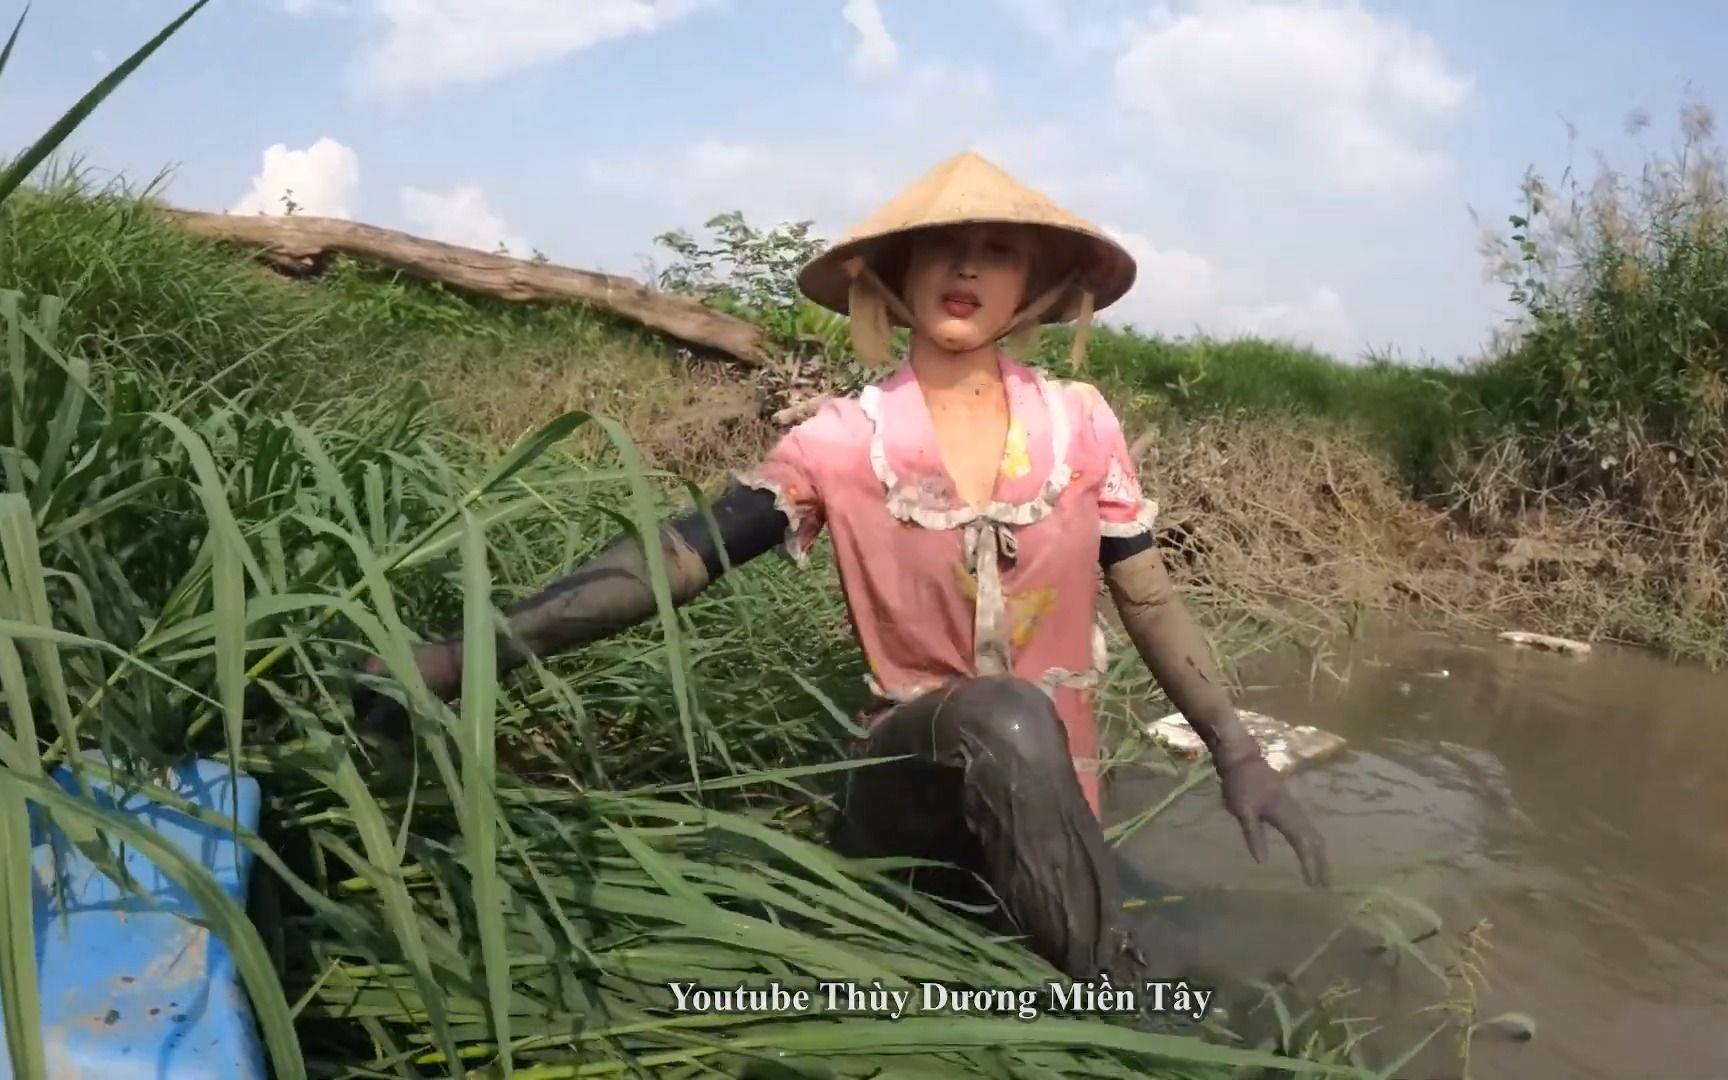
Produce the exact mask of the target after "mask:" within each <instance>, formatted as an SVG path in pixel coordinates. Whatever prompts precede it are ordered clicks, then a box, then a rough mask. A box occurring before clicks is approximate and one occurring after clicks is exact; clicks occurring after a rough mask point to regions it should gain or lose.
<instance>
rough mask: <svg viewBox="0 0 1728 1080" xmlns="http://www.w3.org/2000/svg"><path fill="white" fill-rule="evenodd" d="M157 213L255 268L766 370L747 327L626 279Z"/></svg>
mask: <svg viewBox="0 0 1728 1080" xmlns="http://www.w3.org/2000/svg"><path fill="white" fill-rule="evenodd" d="M162 211H163V213H165V214H166V215H168V216H169V217H170V218H172V219H173V220H175V221H176V222H178V223H179V224H180V225H182V226H184V227H185V228H186V229H188V230H190V231H191V232H193V233H194V234H196V235H198V236H203V237H207V238H209V239H212V240H220V241H226V242H229V243H236V244H243V245H246V246H248V247H251V248H253V249H254V251H255V254H256V256H257V258H258V259H259V260H261V261H263V262H266V263H268V264H269V265H270V266H272V267H274V268H275V269H276V270H278V271H281V272H282V273H285V274H291V275H294V276H306V275H310V274H317V273H319V272H321V271H322V270H323V268H324V265H325V263H326V262H327V261H328V260H329V258H330V256H332V255H347V256H350V257H352V258H355V259H359V260H361V261H363V262H368V263H377V264H380V265H383V266H388V267H391V268H393V269H397V270H401V271H404V272H405V273H409V274H413V275H414V276H416V277H420V278H426V279H430V280H434V281H441V282H443V283H445V284H446V285H450V286H453V287H455V288H458V289H464V290H467V291H469V292H474V293H480V294H482V295H485V296H491V297H496V298H497V299H500V300H514V301H540V302H548V301H552V302H556V301H567V302H568V301H574V302H577V303H582V304H590V305H592V306H594V307H597V308H601V309H603V310H605V311H607V312H610V313H612V314H614V315H618V316H620V317H622V318H625V319H629V320H631V321H632V322H636V323H638V324H640V325H642V326H644V327H646V328H648V329H650V330H654V331H657V332H659V333H662V334H665V335H667V336H668V337H671V338H674V339H676V340H678V341H682V342H684V343H686V344H689V345H694V346H698V347H701V348H705V349H713V350H715V351H718V352H721V353H724V354H725V355H727V356H729V357H731V358H732V359H734V360H736V361H738V362H739V363H741V364H744V365H746V366H749V367H759V366H761V365H762V364H764V363H766V362H767V360H768V349H767V345H766V343H765V342H764V340H763V335H762V331H761V330H760V329H758V328H757V327H756V326H754V325H753V324H751V323H748V322H746V321H744V320H743V319H740V318H737V317H736V316H732V315H728V314H726V313H725V312H721V311H716V310H714V309H713V308H711V307H708V306H707V305H705V304H703V303H701V302H700V301H697V300H694V299H691V298H690V297H686V296H678V295H676V294H673V293H665V292H660V291H659V290H657V289H652V288H650V287H648V286H647V285H644V284H643V283H641V282H639V281H635V280H633V279H631V278H626V277H617V276H614V275H612V274H600V273H595V272H594V271H591V270H577V269H574V268H572V267H568V266H558V265H555V264H552V263H535V262H529V261H527V260H525V259H515V258H511V257H510V256H508V255H492V254H487V253H485V252H481V251H475V250H473V249H471V248H464V247H457V246H455V245H454V244H444V243H440V242H438V241H436V240H427V239H424V238H422V237H418V236H410V235H408V234H407V233H402V232H397V231H395V230H393V229H383V228H379V227H377V226H375V225H363V224H361V223H359V222H357V221H346V220H343V219H340V218H320V217H303V216H300V215H297V214H295V215H283V216H265V215H262V214H209V213H203V212H200V211H196V210H180V209H176V208H173V207H163V208H162Z"/></svg>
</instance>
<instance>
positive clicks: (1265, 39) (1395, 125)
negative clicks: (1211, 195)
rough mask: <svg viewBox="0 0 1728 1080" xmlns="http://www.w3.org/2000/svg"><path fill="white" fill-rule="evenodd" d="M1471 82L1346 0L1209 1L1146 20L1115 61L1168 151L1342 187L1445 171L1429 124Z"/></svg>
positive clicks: (1414, 38) (1423, 43)
mask: <svg viewBox="0 0 1728 1080" xmlns="http://www.w3.org/2000/svg"><path fill="white" fill-rule="evenodd" d="M1470 90H1471V83H1470V80H1468V79H1467V78H1465V77H1463V76H1462V75H1460V74H1458V73H1457V72H1455V71H1453V70H1452V68H1451V67H1450V66H1449V65H1448V64H1447V62H1446V60H1445V58H1444V57H1443V56H1442V55H1441V54H1440V51H1439V48H1438V47H1437V46H1436V45H1435V43H1434V42H1433V41H1432V40H1431V39H1430V38H1428V37H1427V36H1425V35H1423V34H1420V33H1417V32H1416V31H1414V30H1412V29H1411V28H1409V27H1408V26H1406V25H1404V24H1403V23H1400V22H1397V21H1395V20H1392V19H1388V18H1384V17H1381V16H1377V15H1375V14H1373V13H1371V12H1368V11H1366V10H1364V9H1362V8H1361V7H1359V6H1357V5H1355V4H1354V3H1320V2H1307V3H1300V4H1290V3H1256V2H1247V0H1204V2H1201V3H1199V4H1198V5H1197V6H1193V7H1192V8H1191V10H1188V11H1186V12H1185V13H1183V14H1179V15H1178V14H1167V15H1165V16H1164V17H1163V18H1160V19H1158V20H1155V21H1153V22H1151V23H1149V24H1147V25H1146V26H1145V27H1144V28H1143V29H1142V30H1141V31H1140V32H1139V33H1138V34H1137V35H1136V36H1135V37H1134V38H1133V39H1132V40H1131V41H1130V43H1129V44H1128V47H1127V49H1126V50H1125V51H1124V52H1123V53H1122V55H1121V57H1120V58H1119V59H1118V60H1117V63H1116V68H1115V92H1116V101H1117V104H1118V106H1119V107H1120V108H1121V109H1122V110H1123V111H1124V112H1125V113H1127V114H1129V115H1130V116H1132V117H1135V118H1137V119H1138V120H1140V121H1141V124H1140V126H1139V128H1138V130H1139V131H1140V132H1141V134H1142V136H1143V137H1144V138H1145V139H1146V140H1148V141H1149V144H1150V146H1151V147H1152V148H1153V149H1154V150H1155V151H1156V152H1157V153H1158V155H1159V157H1160V158H1161V159H1163V160H1164V161H1167V162H1174V163H1179V164H1182V165H1184V166H1189V167H1194V168H1198V169H1200V170H1206V169H1217V170H1219V171H1222V172H1227V173H1230V172H1239V171H1240V170H1247V169H1256V170H1261V171H1262V172H1263V173H1264V172H1267V171H1271V172H1275V173H1278V174H1280V175H1281V176H1282V178H1286V179H1294V180H1307V181H1318V182H1319V183H1321V184H1323V185H1325V186H1328V187H1331V188H1333V189H1335V190H1337V189H1341V190H1344V191H1350V192H1366V191H1388V190H1391V191H1397V190H1403V189H1408V188H1410V187H1412V186H1415V185H1420V184H1423V183H1426V182H1428V181H1430V180H1432V179H1434V178H1435V177H1436V176H1437V175H1439V174H1440V172H1441V171H1442V170H1443V169H1444V168H1445V167H1446V164H1447V160H1446V158H1445V157H1444V155H1442V154H1441V153H1440V152H1438V151H1437V150H1435V149H1433V148H1432V147H1430V146H1428V145H1427V144H1426V143H1425V141H1424V135H1425V134H1426V132H1427V129H1429V128H1430V127H1431V126H1433V125H1434V124H1436V123H1437V122H1440V121H1444V120H1445V119H1447V118H1448V117H1450V116H1451V115H1453V114H1455V113H1456V112H1457V110H1458V109H1459V107H1460V106H1461V105H1462V104H1463V103H1464V101H1465V100H1466V99H1467V97H1468V95H1469V93H1470Z"/></svg>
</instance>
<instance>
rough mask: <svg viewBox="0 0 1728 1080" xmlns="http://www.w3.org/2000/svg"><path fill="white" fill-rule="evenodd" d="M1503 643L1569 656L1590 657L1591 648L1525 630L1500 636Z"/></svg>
mask: <svg viewBox="0 0 1728 1080" xmlns="http://www.w3.org/2000/svg"><path fill="white" fill-rule="evenodd" d="M1500 640H1501V641H1509V642H1511V643H1512V644H1514V645H1523V646H1528V647H1530V648H1533V649H1546V650H1548V651H1549V652H1561V653H1566V654H1567V655H1569V656H1588V655H1590V646H1589V645H1587V644H1585V643H1584V642H1582V641H1573V640H1572V639H1570V638H1563V637H1551V636H1549V635H1547V634H1531V633H1527V632H1525V631H1523V630H1507V631H1506V632H1505V633H1503V634H1501V635H1500Z"/></svg>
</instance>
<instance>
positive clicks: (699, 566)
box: [417, 482, 787, 698]
mask: <svg viewBox="0 0 1728 1080" xmlns="http://www.w3.org/2000/svg"><path fill="white" fill-rule="evenodd" d="M709 509H710V510H711V511H712V513H713V516H714V522H713V525H710V524H709V521H708V519H707V517H706V516H705V515H704V514H703V513H702V512H701V510H699V509H692V510H690V511H689V512H688V513H686V514H684V515H682V516H680V517H677V518H674V519H672V520H670V521H668V522H665V523H663V524H662V525H661V527H660V529H659V537H660V551H661V555H662V557H663V558H664V560H665V564H666V576H667V580H668V583H669V585H670V587H671V593H672V602H673V603H674V604H678V605H682V604H685V603H688V602H689V601H690V600H692V599H694V598H695V597H696V596H697V595H698V594H700V593H701V592H702V591H703V590H704V589H706V588H707V587H708V586H709V585H711V584H713V582H714V581H715V580H717V579H718V578H719V577H720V575H721V573H722V572H723V570H724V567H725V565H726V564H730V565H732V566H741V565H743V564H744V563H747V562H749V561H750V560H751V559H754V558H756V557H757V556H758V555H761V554H764V553H765V552H768V551H770V550H772V549H773V548H774V547H775V546H776V545H777V544H779V543H781V542H782V540H783V539H784V538H785V535H786V526H787V521H786V515H785V514H783V513H782V512H780V511H779V510H777V509H776V508H775V506H774V496H773V495H772V494H771V493H769V492H767V491H763V490H759V489H757V488H751V487H746V486H744V485H742V484H739V483H736V482H734V483H732V484H731V485H730V486H728V487H727V488H726V489H725V490H724V491H722V492H721V493H720V495H719V496H718V497H717V498H715V499H714V500H713V501H712V502H710V504H709ZM714 526H718V532H719V539H720V542H719V543H718V544H716V543H715V535H714V534H715V528H714ZM722 550H724V551H725V556H726V557H725V561H724V563H723V562H722V560H721V557H720V552H721V551H722ZM655 610H656V605H655V601H654V588H653V585H652V579H651V578H650V576H649V566H648V560H647V557H646V555H645V553H644V551H643V548H642V544H641V543H640V541H639V540H638V539H637V538H636V537H635V536H632V535H624V536H620V537H618V538H617V539H615V540H613V541H612V542H611V543H610V544H608V545H607V546H606V547H605V548H604V549H603V550H602V551H601V552H600V553H599V554H598V555H595V556H594V557H593V558H591V559H589V560H587V561H586V562H584V563H582V564H581V565H580V566H577V567H576V568H574V569H573V570H571V571H570V572H569V573H567V574H565V575H564V576H562V577H560V578H558V579H557V580H555V581H553V582H551V583H550V584H549V585H547V586H546V587H545V588H544V589H541V590H540V591H539V592H537V593H535V594H534V595H533V596H530V597H527V598H526V599H523V600H520V601H518V602H517V603H515V604H512V605H511V606H510V607H509V608H507V609H506V610H505V612H504V614H505V617H506V620H507V621H506V629H505V630H504V631H502V632H500V633H499V635H498V644H497V653H498V673H499V674H500V675H504V674H506V673H508V672H510V671H512V670H514V669H516V668H518V667H520V666H522V665H523V664H525V663H527V662H528V659H529V657H531V656H532V657H539V658H542V659H543V658H545V657H548V656H554V655H558V654H561V653H567V652H570V651H572V650H574V649H577V648H580V647H581V646H583V645H587V644H589V643H590V642H594V641H598V640H600V639H602V638H606V637H610V636H611V635H613V634H617V633H619V632H621V631H624V630H627V629H629V628H630V627H632V626H635V625H637V624H638V623H641V622H643V621H645V620H647V619H648V618H649V617H651V616H652V615H653V614H654V612H655ZM417 659H418V661H419V663H420V668H421V673H422V674H423V675H424V676H425V677H426V679H427V681H428V684H429V685H430V686H431V688H432V690H433V692H434V693H437V694H439V695H440V696H441V697H446V698H448V697H451V696H454V694H455V693H456V691H457V689H458V688H459V687H460V686H461V681H462V680H461V660H462V641H461V638H460V637H454V638H448V639H445V640H442V641H439V642H437V643H436V644H434V645H429V646H427V647H426V648H424V649H422V650H421V652H420V654H419V656H418V657H417Z"/></svg>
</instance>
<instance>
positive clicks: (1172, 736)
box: [1146, 709, 1344, 773]
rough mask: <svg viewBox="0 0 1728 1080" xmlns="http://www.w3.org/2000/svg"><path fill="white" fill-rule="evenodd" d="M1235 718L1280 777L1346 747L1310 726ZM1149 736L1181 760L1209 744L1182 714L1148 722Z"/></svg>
mask: <svg viewBox="0 0 1728 1080" xmlns="http://www.w3.org/2000/svg"><path fill="white" fill-rule="evenodd" d="M1236 715H1237V717H1238V718H1240V719H1241V721H1242V726H1243V727H1244V728H1246V729H1248V734H1250V735H1252V736H1253V737H1254V741H1255V742H1257V743H1259V744H1260V752H1261V753H1262V754H1264V755H1265V757H1266V763H1267V764H1268V765H1271V766H1272V767H1273V768H1274V769H1276V770H1278V771H1279V772H1281V773H1287V772H1291V771H1292V770H1294V769H1296V768H1297V767H1298V766H1301V765H1306V764H1312V763H1313V762H1315V761H1318V760H1320V759H1321V758H1324V757H1327V756H1329V755H1331V754H1333V753H1336V752H1337V751H1338V750H1341V749H1343V747H1344V739H1343V737H1342V736H1338V735H1334V734H1332V733H1331V732H1330V731H1321V730H1320V729H1319V728H1316V727H1310V726H1309V725H1307V724H1286V723H1284V722H1283V721H1282V720H1274V719H1273V718H1272V717H1270V716H1264V715H1262V714H1260V713H1256V712H1249V711H1247V710H1246V709H1240V710H1237V713H1236ZM1146 733H1147V734H1148V735H1150V736H1152V738H1153V739H1155V740H1157V741H1158V742H1160V743H1162V744H1163V745H1165V746H1167V747H1169V748H1170V750H1171V751H1173V752H1174V753H1176V754H1177V755H1179V756H1181V757H1185V758H1197V757H1200V756H1201V755H1203V754H1205V753H1206V744H1205V743H1203V742H1201V741H1200V736H1198V735H1196V734H1195V733H1194V729H1193V728H1192V727H1190V726H1189V724H1188V721H1187V720H1186V719H1185V718H1184V717H1183V716H1182V714H1181V713H1171V714H1170V715H1169V716H1166V717H1162V718H1160V719H1158V720H1153V721H1151V722H1149V723H1148V724H1147V725H1146Z"/></svg>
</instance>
